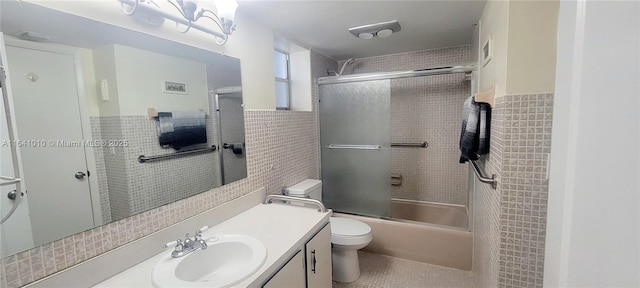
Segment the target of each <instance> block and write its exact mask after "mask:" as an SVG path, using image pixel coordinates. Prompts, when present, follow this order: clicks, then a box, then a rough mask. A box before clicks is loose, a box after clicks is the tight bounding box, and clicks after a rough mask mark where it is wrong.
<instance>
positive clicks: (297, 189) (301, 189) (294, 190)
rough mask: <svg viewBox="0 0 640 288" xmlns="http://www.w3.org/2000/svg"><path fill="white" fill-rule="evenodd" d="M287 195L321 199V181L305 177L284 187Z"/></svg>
mask: <svg viewBox="0 0 640 288" xmlns="http://www.w3.org/2000/svg"><path fill="white" fill-rule="evenodd" d="M286 191H287V195H289V196H294V197H305V198H311V199H316V200H318V201H322V181H320V180H316V179H307V180H304V181H302V182H300V183H298V184H296V185H293V186H291V187H289V188H287V189H286Z"/></svg>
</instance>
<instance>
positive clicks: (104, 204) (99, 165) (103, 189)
mask: <svg viewBox="0 0 640 288" xmlns="http://www.w3.org/2000/svg"><path fill="white" fill-rule="evenodd" d="M90 121H91V139H102V131H101V128H100V117H91V120H90ZM93 154H94V155H93V157H94V158H95V163H96V171H94V172H95V175H96V176H95V177H96V178H97V180H98V187H97V189H98V194H99V195H100V211H101V212H102V222H103V223H109V222H111V206H110V204H109V187H108V184H107V168H106V165H105V163H104V149H103V148H102V147H95V148H94V149H93ZM91 189H95V188H94V187H91Z"/></svg>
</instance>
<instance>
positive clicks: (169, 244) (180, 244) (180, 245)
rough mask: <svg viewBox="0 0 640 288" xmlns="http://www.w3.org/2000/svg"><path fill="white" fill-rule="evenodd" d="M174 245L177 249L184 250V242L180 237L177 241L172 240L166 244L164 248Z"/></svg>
mask: <svg viewBox="0 0 640 288" xmlns="http://www.w3.org/2000/svg"><path fill="white" fill-rule="evenodd" d="M172 247H175V248H176V251H182V248H183V247H184V246H183V244H182V240H180V239H178V240H176V241H171V242H167V243H166V244H164V248H172Z"/></svg>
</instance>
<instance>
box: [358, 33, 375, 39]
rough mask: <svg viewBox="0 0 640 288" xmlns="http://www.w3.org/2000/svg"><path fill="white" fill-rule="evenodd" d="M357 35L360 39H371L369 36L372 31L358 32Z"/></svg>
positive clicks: (371, 36) (371, 35)
mask: <svg viewBox="0 0 640 288" xmlns="http://www.w3.org/2000/svg"><path fill="white" fill-rule="evenodd" d="M358 37H359V38H360V39H371V38H373V34H372V33H360V34H358Z"/></svg>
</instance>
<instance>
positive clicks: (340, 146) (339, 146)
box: [327, 144, 382, 150]
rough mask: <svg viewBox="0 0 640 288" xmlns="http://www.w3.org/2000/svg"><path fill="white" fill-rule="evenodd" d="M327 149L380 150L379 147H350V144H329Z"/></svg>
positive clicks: (380, 147)
mask: <svg viewBox="0 0 640 288" xmlns="http://www.w3.org/2000/svg"><path fill="white" fill-rule="evenodd" d="M327 148H329V149H357V150H380V149H382V146H380V145H350V144H329V146H327Z"/></svg>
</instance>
